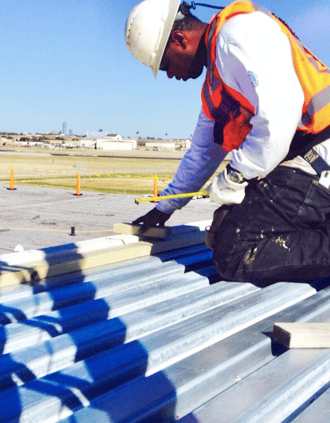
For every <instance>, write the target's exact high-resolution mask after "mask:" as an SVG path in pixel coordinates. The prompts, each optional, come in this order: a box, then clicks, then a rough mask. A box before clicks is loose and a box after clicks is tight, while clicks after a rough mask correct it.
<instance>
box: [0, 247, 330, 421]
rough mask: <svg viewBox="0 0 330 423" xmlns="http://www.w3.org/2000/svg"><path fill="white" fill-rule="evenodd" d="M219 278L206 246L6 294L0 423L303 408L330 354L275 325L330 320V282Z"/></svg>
mask: <svg viewBox="0 0 330 423" xmlns="http://www.w3.org/2000/svg"><path fill="white" fill-rule="evenodd" d="M215 280H217V276H216V274H215V269H214V267H213V265H212V252H210V250H208V249H207V248H206V247H205V246H204V245H196V246H194V247H189V248H183V249H181V250H176V251H171V252H167V253H162V254H159V255H158V256H157V257H149V258H143V259H136V260H130V261H127V262H124V263H121V264H119V265H111V266H106V267H104V268H103V269H95V270H93V271H88V272H80V273H77V274H71V275H69V276H64V277H58V278H52V279H49V280H46V281H42V282H41V283H40V284H39V285H37V286H25V287H19V288H18V289H15V290H14V291H12V292H9V293H5V294H1V295H0V320H1V322H2V326H0V351H1V356H0V422H1V421H15V422H16V421H17V422H18V421H20V422H31V423H32V422H33V423H37V422H44V421H47V422H48V421H49V422H57V421H62V419H63V422H84V423H85V422H86V423H87V422H91V421H93V420H95V421H97V422H125V423H128V422H132V423H133V422H140V421H141V422H142V421H146V422H157V423H158V422H173V421H175V420H179V419H181V421H182V422H184V423H187V422H191V423H195V422H197V421H200V422H207V423H212V421H216V422H219V421H224V422H226V423H230V422H231V421H233V422H234V421H237V422H238V421H239V422H243V421H246V422H259V421H260V422H263V423H264V422H266V421H267V423H269V422H271V421H276V422H279V423H280V422H281V423H284V422H285V423H288V422H289V421H293V419H295V418H297V416H298V414H299V413H301V414H300V416H301V418H302V416H303V415H304V413H307V411H309V409H310V410H312V408H311V406H310V402H311V398H312V399H316V398H318V396H319V395H320V394H321V393H323V391H324V390H325V389H326V383H323V382H324V380H325V379H326V378H327V377H328V373H327V372H329V371H330V370H329V369H328V367H329V366H330V365H329V362H330V358H329V356H328V355H327V353H326V352H325V351H323V352H320V351H312V352H311V353H310V354H307V355H306V354H304V352H301V354H296V353H294V352H292V351H286V349H285V348H283V347H281V346H280V345H279V344H278V343H275V342H274V340H273V339H272V336H271V329H272V325H273V322H274V321H327V320H329V319H330V291H329V290H327V289H324V290H321V291H320V292H317V291H316V290H315V289H314V288H313V287H312V286H310V285H308V284H297V283H292V284H291V283H278V284H274V285H272V286H269V287H267V288H262V289H261V288H259V287H256V286H254V285H252V284H246V283H239V282H236V283H233V282H232V283H230V282H224V281H223V282H218V283H215V284H210V281H212V282H213V281H215ZM322 284H323V285H325V284H324V281H323V282H322V281H321V284H320V283H319V284H316V285H315V286H317V287H318V286H321V285H322ZM292 353H293V354H292ZM290 357H291V358H290ZM292 363H293V365H292ZM283 369H284V370H285V377H281V372H283V371H284V370H283ZM269 380H271V382H272V383H268V382H269ZM275 381H276V382H275ZM322 383H323V385H322ZM261 385H265V388H264V389H262V390H261V389H259V388H260V386H261ZM251 387H254V388H253V389H254V390H253V389H252V388H251ZM250 391H251V392H250ZM291 392H294V393H295V395H291V396H290V395H289V394H290V393H291ZM323 395H325V394H323ZM237 396H242V397H244V406H243V405H242V406H240V407H237V406H236V402H235V399H236V398H237ZM297 398H299V399H297ZM323 398H325V399H326V396H324V397H323ZM321 399H322V395H321V396H320V398H318V399H317V401H321ZM317 401H316V402H317ZM219 404H220V405H219ZM256 404H257V405H258V406H256ZM320 404H322V402H321V403H320ZM281 405H283V410H284V411H281V412H280V411H279V410H280V408H281V407H280V406H281ZM224 408H227V409H226V410H225V414H223V412H221V420H219V410H223V409H224ZM275 415H276V416H279V417H276V419H277V420H276V419H275V420H272V419H274V418H275V417H274V416H275ZM306 415H307V414H306ZM212 419H214V420H212ZM244 419H245V420H244ZM297 422H298V420H297ZM302 422H303V420H302ZM302 422H301V423H302ZM304 422H305V421H304ZM321 422H322V423H324V422H323V421H322V420H320V423H321ZM299 423H300V421H299Z"/></svg>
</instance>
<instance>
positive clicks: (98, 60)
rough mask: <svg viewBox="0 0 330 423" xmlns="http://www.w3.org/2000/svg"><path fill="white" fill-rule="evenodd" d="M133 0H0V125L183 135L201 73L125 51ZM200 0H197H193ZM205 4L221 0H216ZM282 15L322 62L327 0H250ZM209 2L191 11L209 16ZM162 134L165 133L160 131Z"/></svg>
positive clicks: (196, 105)
mask: <svg viewBox="0 0 330 423" xmlns="http://www.w3.org/2000/svg"><path fill="white" fill-rule="evenodd" d="M138 2H139V1H138V0H137V1H136V0H117V1H115V0H79V1H78V0H1V4H0V40H1V42H0V57H1V67H0V69H1V70H0V75H1V84H0V96H1V103H0V116H1V120H0V131H6V132H18V133H20V132H23V133H24V132H40V133H43V132H50V131H52V130H56V131H60V130H61V128H62V122H63V121H66V122H67V129H72V130H73V132H74V133H75V134H81V135H83V134H85V133H86V131H98V130H99V129H103V130H104V131H107V132H111V133H119V134H121V135H123V136H133V137H134V136H136V133H137V132H139V136H141V137H148V136H149V137H161V138H184V137H189V136H190V135H191V134H192V133H193V131H194V127H195V123H196V120H197V117H198V114H199V110H200V88H201V85H202V83H203V76H201V77H200V78H199V79H197V80H195V81H187V82H183V81H176V80H169V79H167V77H166V75H165V74H163V73H162V72H160V74H159V76H158V77H157V79H155V78H154V77H153V74H152V71H151V69H149V68H148V67H146V66H143V65H141V64H140V63H139V62H137V61H136V60H135V59H134V58H133V57H132V56H131V54H130V53H129V52H128V50H127V49H126V46H125V41H124V27H125V22H126V18H127V16H128V14H129V12H130V10H131V9H132V7H133V6H134V5H135V4H137V3H138ZM201 2H202V1H201ZM205 2H206V3H211V4H217V5H221V6H226V5H227V4H229V3H230V2H224V3H220V2H219V0H210V1H205ZM257 3H258V4H260V5H262V6H264V7H266V8H268V9H269V10H271V11H272V12H274V13H275V14H277V15H278V16H280V17H281V18H282V19H284V20H285V21H286V22H287V23H288V24H289V25H290V26H291V27H292V29H293V30H294V31H295V33H296V34H297V35H298V36H299V38H300V39H301V40H302V42H303V43H304V44H305V45H306V47H308V48H309V49H310V50H311V51H312V52H313V53H314V54H315V55H316V56H317V57H318V58H319V59H321V60H322V61H323V62H324V63H325V64H327V65H328V66H330V25H329V22H330V2H329V0H318V1H314V0H310V1H306V0H301V1H299V2H297V1H296V0H277V1H274V0H264V1H262V2H261V1H260V2H257ZM214 13H215V11H214V10H212V9H206V8H203V7H197V9H196V10H195V14H196V15H197V16H198V17H199V18H200V19H202V20H204V21H209V20H210V18H211V17H212V15H213V14H214ZM165 134H167V135H165Z"/></svg>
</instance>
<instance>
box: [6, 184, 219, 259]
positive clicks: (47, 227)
mask: <svg viewBox="0 0 330 423" xmlns="http://www.w3.org/2000/svg"><path fill="white" fill-rule="evenodd" d="M8 188H9V186H8V184H7V185H0V209H1V222H0V254H7V253H12V252H13V251H15V250H16V251H17V250H22V249H23V250H25V251H26V250H33V249H40V248H45V247H50V246H55V245H61V244H68V243H72V242H77V241H83V240H87V239H94V238H100V237H106V236H109V235H112V234H113V230H112V229H113V225H114V224H115V223H121V222H132V220H134V219H136V218H137V217H139V216H141V215H143V214H145V213H147V212H148V211H149V210H151V209H152V208H153V207H154V206H155V204H153V203H150V202H142V203H140V204H139V205H136V204H135V202H134V199H135V196H132V195H119V194H103V193H96V192H88V191H87V192H83V191H82V195H80V196H76V195H75V191H68V190H62V189H54V188H39V187H28V186H19V185H15V188H16V189H15V190H9V189H8ZM216 208H217V204H216V203H214V202H211V201H210V200H209V199H208V198H203V199H197V200H192V201H190V203H189V204H188V205H187V206H186V207H184V208H183V209H181V210H178V211H176V212H175V213H174V214H173V215H172V216H171V218H170V219H169V220H168V222H167V225H168V226H175V225H182V224H187V223H192V222H199V221H204V220H208V219H212V216H213V212H214V210H215V209H216Z"/></svg>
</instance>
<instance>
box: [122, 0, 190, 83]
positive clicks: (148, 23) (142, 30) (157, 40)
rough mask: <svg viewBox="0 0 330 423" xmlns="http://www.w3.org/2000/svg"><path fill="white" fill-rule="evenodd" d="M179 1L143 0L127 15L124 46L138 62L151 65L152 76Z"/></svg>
mask: <svg viewBox="0 0 330 423" xmlns="http://www.w3.org/2000/svg"><path fill="white" fill-rule="evenodd" d="M180 3H181V0H144V1H143V2H142V3H139V4H138V5H137V6H135V7H134V8H133V9H132V11H131V13H130V14H129V16H128V18H127V21H126V28H125V38H126V45H127V48H128V49H129V51H130V52H131V53H132V54H133V56H134V57H135V58H136V59H137V60H138V61H139V62H141V63H143V64H144V65H147V66H149V67H151V69H152V71H153V73H154V75H155V77H156V76H157V72H158V69H159V66H160V63H161V60H162V57H163V54H164V51H165V48H166V44H167V41H168V39H169V36H170V34H171V30H172V27H173V23H174V21H175V19H176V17H177V14H178V9H179V6H180ZM182 17H183V16H182Z"/></svg>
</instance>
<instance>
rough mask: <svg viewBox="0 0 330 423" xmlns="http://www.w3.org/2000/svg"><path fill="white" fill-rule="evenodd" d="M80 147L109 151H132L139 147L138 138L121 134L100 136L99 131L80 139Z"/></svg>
mask: <svg viewBox="0 0 330 423" xmlns="http://www.w3.org/2000/svg"><path fill="white" fill-rule="evenodd" d="M89 134H90V132H89ZM103 134H104V133H102V135H103ZM79 147H82V148H94V149H97V150H107V151H116V150H118V151H130V150H134V149H136V148H137V140H136V139H131V138H130V139H125V138H123V137H122V136H121V135H119V134H112V135H107V136H106V137H103V136H102V137H98V135H97V133H95V134H94V135H92V136H87V137H84V138H81V139H80V140H79Z"/></svg>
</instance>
